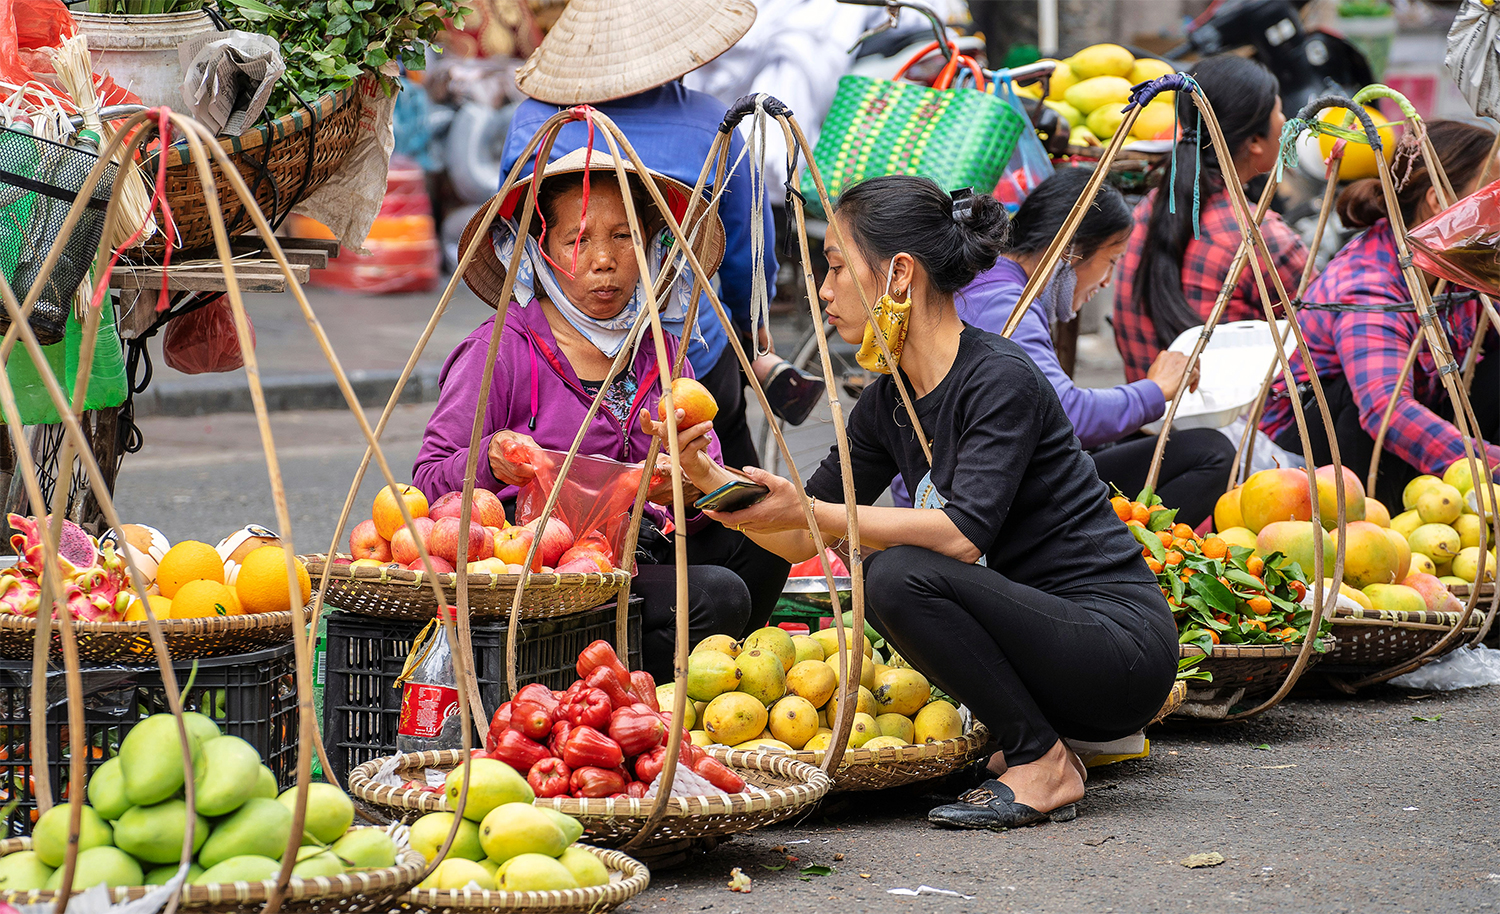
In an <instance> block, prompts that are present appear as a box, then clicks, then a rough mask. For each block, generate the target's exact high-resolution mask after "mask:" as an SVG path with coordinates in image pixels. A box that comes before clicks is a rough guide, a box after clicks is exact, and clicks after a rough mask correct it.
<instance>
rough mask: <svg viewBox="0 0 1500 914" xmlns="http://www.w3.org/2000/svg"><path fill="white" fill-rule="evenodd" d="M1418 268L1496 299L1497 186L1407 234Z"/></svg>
mask: <svg viewBox="0 0 1500 914" xmlns="http://www.w3.org/2000/svg"><path fill="white" fill-rule="evenodd" d="M1407 238H1408V239H1409V240H1410V241H1411V247H1412V260H1413V262H1415V263H1416V265H1417V266H1419V267H1421V268H1422V269H1424V270H1426V271H1427V272H1429V273H1431V274H1433V275H1434V276H1441V277H1442V278H1443V279H1446V280H1448V281H1449V282H1452V283H1457V284H1458V285H1460V286H1466V287H1468V288H1470V289H1475V290H1477V291H1479V292H1488V293H1489V294H1490V295H1500V181H1496V182H1495V183H1493V184H1490V185H1488V186H1486V187H1483V188H1481V189H1480V190H1477V191H1475V192H1474V193H1472V194H1470V195H1469V196H1467V197H1464V198H1463V199H1462V200H1460V201H1458V202H1457V203H1455V204H1453V205H1452V206H1450V207H1448V208H1447V209H1445V210H1443V211H1442V212H1440V213H1438V214H1437V215H1436V216H1433V217H1432V218H1431V219H1428V220H1427V221H1426V222H1424V223H1422V224H1421V225H1419V226H1417V227H1416V228H1414V229H1411V230H1410V231H1409V232H1408V233H1407Z"/></svg>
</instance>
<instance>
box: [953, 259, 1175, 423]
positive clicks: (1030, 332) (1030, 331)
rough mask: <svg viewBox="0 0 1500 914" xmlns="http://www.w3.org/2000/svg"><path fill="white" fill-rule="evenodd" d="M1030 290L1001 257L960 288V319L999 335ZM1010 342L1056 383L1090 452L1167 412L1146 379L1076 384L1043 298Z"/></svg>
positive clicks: (1015, 268)
mask: <svg viewBox="0 0 1500 914" xmlns="http://www.w3.org/2000/svg"><path fill="white" fill-rule="evenodd" d="M1025 288H1026V271H1025V270H1023V269H1021V265H1020V264H1018V263H1016V262H1015V261H1014V260H1011V259H1010V258H1009V257H1001V258H1000V259H999V260H997V261H995V265H994V266H993V267H991V268H990V269H988V270H986V271H984V272H983V273H980V274H979V275H978V276H976V277H974V281H973V282H971V283H969V284H968V285H967V286H964V287H963V288H962V289H960V290H959V292H958V294H957V295H956V296H955V297H954V298H955V301H956V303H957V305H958V316H959V317H960V318H962V319H963V320H964V322H965V323H967V324H969V325H970V326H973V327H978V328H979V329H981V330H988V331H989V332H991V333H999V332H1000V331H1001V330H1003V329H1004V328H1005V321H1006V320H1007V319H1008V318H1009V317H1010V312H1011V309H1012V308H1014V307H1015V305H1016V302H1018V301H1020V300H1021V291H1022V290H1023V289H1025ZM1011 339H1013V340H1015V341H1016V342H1017V343H1019V344H1020V345H1021V348H1022V349H1025V350H1026V354H1027V355H1029V356H1031V360H1032V361H1033V362H1035V363H1036V365H1037V367H1038V368H1040V369H1041V370H1042V373H1043V374H1045V375H1046V376H1047V380H1049V381H1051V382H1052V386H1053V388H1055V389H1056V390H1057V397H1058V399H1059V400H1061V401H1062V407H1063V412H1065V413H1067V414H1068V420H1069V421H1070V422H1072V423H1073V432H1074V433H1075V434H1076V435H1078V440H1079V441H1081V442H1082V443H1083V446H1084V447H1085V448H1093V447H1098V446H1099V445H1101V444H1108V443H1110V442H1111V441H1118V440H1120V439H1121V438H1123V437H1125V436H1126V435H1128V434H1130V433H1131V432H1134V431H1137V430H1139V429H1140V427H1141V426H1143V425H1145V424H1146V423H1148V422H1155V421H1156V420H1157V419H1160V418H1161V417H1162V415H1163V414H1164V413H1165V412H1166V409H1167V404H1166V400H1165V399H1164V398H1163V397H1162V394H1161V388H1160V387H1157V386H1156V382H1154V381H1146V380H1141V381H1136V382H1135V383H1133V384H1121V385H1119V386H1118V387H1076V386H1074V384H1073V379H1072V378H1070V377H1068V374H1067V372H1065V371H1063V368H1062V363H1060V362H1058V360H1057V350H1056V349H1054V348H1053V346H1052V332H1051V319H1050V317H1049V316H1048V315H1047V314H1046V313H1045V312H1043V310H1042V304H1041V301H1040V297H1039V298H1038V300H1037V301H1034V302H1032V303H1031V307H1029V308H1027V309H1026V313H1025V314H1024V315H1022V317H1021V322H1020V323H1019V324H1017V325H1016V331H1015V333H1013V334H1011Z"/></svg>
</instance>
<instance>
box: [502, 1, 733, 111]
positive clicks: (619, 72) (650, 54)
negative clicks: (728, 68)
mask: <svg viewBox="0 0 1500 914" xmlns="http://www.w3.org/2000/svg"><path fill="white" fill-rule="evenodd" d="M754 22H755V4H754V3H753V2H751V0H571V2H569V3H568V6H567V8H566V9H564V10H563V13H562V16H561V17H559V18H558V20H557V24H555V25H554V26H552V30H551V31H549V32H548V33H547V37H546V38H544V39H542V43H541V46H540V47H538V48H537V49H536V50H535V51H534V52H532V54H531V57H530V58H529V59H528V60H527V61H526V63H525V64H523V65H522V66H521V69H520V70H518V71H516V85H517V86H518V87H520V89H521V91H522V92H525V93H526V94H527V95H529V96H531V97H532V98H534V99H536V100H537V101H542V102H546V103H548V104H551V105H591V104H598V103H600V102H607V101H610V100H612V99H616V98H624V97H625V96H627V95H635V94H636V93H637V92H644V91H646V90H647V89H653V88H655V87H657V86H660V85H664V84H666V83H669V82H671V81H672V80H674V79H676V78H678V77H679V76H682V75H684V74H686V73H690V72H692V71H693V70H696V69H698V68H699V67H701V66H703V65H704V64H706V63H708V62H709V61H710V60H713V59H714V58H715V57H718V56H719V55H720V54H723V53H724V52H725V51H727V50H729V49H730V47H732V46H733V45H734V43H735V42H736V41H739V40H740V38H741V37H742V36H743V35H744V34H745V33H746V32H748V31H749V30H750V26H751V24H752V23H754Z"/></svg>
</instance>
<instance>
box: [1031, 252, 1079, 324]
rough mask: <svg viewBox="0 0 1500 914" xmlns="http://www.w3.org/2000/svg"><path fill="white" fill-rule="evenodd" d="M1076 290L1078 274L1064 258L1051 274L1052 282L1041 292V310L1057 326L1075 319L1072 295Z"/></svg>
mask: <svg viewBox="0 0 1500 914" xmlns="http://www.w3.org/2000/svg"><path fill="white" fill-rule="evenodd" d="M1077 288H1078V274H1076V273H1074V272H1073V264H1072V263H1070V262H1069V261H1068V260H1067V259H1066V258H1064V259H1063V262H1062V263H1061V264H1060V265H1059V266H1058V268H1057V272H1055V273H1053V274H1052V281H1051V282H1049V283H1047V287H1046V288H1045V289H1043V290H1042V294H1041V296H1040V298H1041V305H1042V310H1043V311H1044V312H1045V313H1046V314H1047V315H1048V316H1049V317H1051V318H1052V319H1053V320H1054V321H1057V322H1058V323H1059V324H1066V323H1067V322H1068V321H1071V320H1072V319H1073V318H1074V317H1077V314H1076V312H1074V310H1073V294H1074V292H1075V291H1076V290H1077Z"/></svg>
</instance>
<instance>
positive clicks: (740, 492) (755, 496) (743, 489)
mask: <svg viewBox="0 0 1500 914" xmlns="http://www.w3.org/2000/svg"><path fill="white" fill-rule="evenodd" d="M770 494H771V490H770V489H768V488H766V487H765V486H763V485H761V484H760V483H758V482H750V481H749V480H746V479H736V480H734V481H733V482H726V483H724V484H723V485H722V486H719V487H718V488H717V489H714V490H713V491H712V492H710V493H708V494H707V495H705V496H703V497H702V498H700V499H698V500H697V501H695V502H693V507H694V508H697V509H698V510H699V511H702V510H705V509H707V510H709V511H741V510H744V509H745V508H748V507H750V506H751V505H753V504H755V503H756V502H758V501H760V500H761V499H762V498H765V497H766V496H767V495H770Z"/></svg>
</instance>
